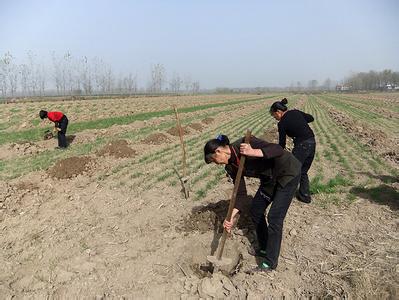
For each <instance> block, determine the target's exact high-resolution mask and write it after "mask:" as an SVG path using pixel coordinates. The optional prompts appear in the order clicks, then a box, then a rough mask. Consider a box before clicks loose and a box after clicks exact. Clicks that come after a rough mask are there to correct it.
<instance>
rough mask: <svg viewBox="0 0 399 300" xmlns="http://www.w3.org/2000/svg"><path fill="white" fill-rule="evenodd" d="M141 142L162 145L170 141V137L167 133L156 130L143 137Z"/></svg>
mask: <svg viewBox="0 0 399 300" xmlns="http://www.w3.org/2000/svg"><path fill="white" fill-rule="evenodd" d="M142 142H143V143H144V144H150V145H162V144H165V143H168V142H170V139H169V138H168V136H167V135H165V134H163V133H160V132H158V133H154V134H151V135H149V136H147V137H146V138H145V139H143V140H142Z"/></svg>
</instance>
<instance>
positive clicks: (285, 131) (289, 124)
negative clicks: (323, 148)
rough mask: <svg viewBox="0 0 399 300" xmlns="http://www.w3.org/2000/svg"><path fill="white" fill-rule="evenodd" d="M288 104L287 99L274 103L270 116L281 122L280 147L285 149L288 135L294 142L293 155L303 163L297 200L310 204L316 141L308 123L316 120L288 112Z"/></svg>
mask: <svg viewBox="0 0 399 300" xmlns="http://www.w3.org/2000/svg"><path fill="white" fill-rule="evenodd" d="M287 103H288V100H287V98H284V99H283V100H281V101H277V102H274V103H273V105H272V106H271V107H270V114H271V115H272V116H273V117H274V118H275V119H276V120H277V121H279V122H278V135H279V137H278V139H279V144H280V146H281V147H283V148H285V143H286V136H287V135H288V136H289V137H291V138H292V139H293V141H294V149H292V154H294V155H295V157H296V158H297V159H298V160H299V161H300V162H301V163H302V169H301V180H300V185H299V190H298V193H297V198H298V200H299V201H301V202H304V203H310V202H311V201H312V199H311V197H310V191H309V176H308V171H309V169H310V166H311V165H312V162H313V159H314V155H315V151H316V141H315V138H314V133H313V130H312V129H311V128H310V127H309V125H308V123H310V122H313V121H314V118H313V116H312V115H310V114H307V113H304V112H302V111H300V110H297V109H293V110H288V108H287Z"/></svg>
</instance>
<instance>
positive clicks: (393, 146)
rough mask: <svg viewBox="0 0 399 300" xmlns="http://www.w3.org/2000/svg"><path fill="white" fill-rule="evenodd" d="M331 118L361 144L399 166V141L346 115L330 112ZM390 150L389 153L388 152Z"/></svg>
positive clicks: (334, 111)
mask: <svg viewBox="0 0 399 300" xmlns="http://www.w3.org/2000/svg"><path fill="white" fill-rule="evenodd" d="M328 114H329V115H330V117H331V118H332V119H333V120H334V121H335V122H336V123H337V124H338V125H340V126H341V127H343V128H344V130H345V131H346V132H347V133H349V134H350V135H352V136H353V137H355V138H356V139H358V140H360V141H361V143H363V144H365V145H367V146H369V147H371V148H372V149H374V150H376V151H377V152H378V153H379V154H380V155H381V156H382V157H384V158H385V159H388V160H390V161H393V162H394V163H396V164H399V141H398V140H397V139H394V138H392V137H390V136H388V135H387V134H386V133H385V132H383V131H381V130H378V129H373V128H371V127H370V126H368V125H366V124H363V123H361V122H359V121H356V120H352V119H351V118H350V117H348V116H347V115H346V114H344V113H342V112H339V111H336V110H329V111H328ZM388 149H389V151H387V150H388Z"/></svg>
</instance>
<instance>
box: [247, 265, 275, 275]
mask: <svg viewBox="0 0 399 300" xmlns="http://www.w3.org/2000/svg"><path fill="white" fill-rule="evenodd" d="M272 270H273V269H272V267H270V266H269V265H268V264H267V263H265V262H263V263H260V264H259V265H258V266H257V267H256V268H253V269H250V270H248V271H246V272H245V273H247V274H250V275H253V274H255V273H263V272H270V271H272Z"/></svg>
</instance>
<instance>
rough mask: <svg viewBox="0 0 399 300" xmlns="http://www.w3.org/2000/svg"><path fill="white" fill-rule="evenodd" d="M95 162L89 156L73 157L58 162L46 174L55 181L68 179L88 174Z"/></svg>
mask: <svg viewBox="0 0 399 300" xmlns="http://www.w3.org/2000/svg"><path fill="white" fill-rule="evenodd" d="M94 162H95V160H94V159H93V158H91V157H89V156H73V157H68V158H65V159H62V160H60V161H58V162H57V163H56V164H55V165H54V166H53V167H51V168H50V169H49V170H48V171H47V173H48V174H49V175H50V176H51V177H55V178H57V179H68V178H72V177H75V176H77V175H80V174H83V173H86V172H88V171H89V170H90V169H91V168H92V167H93V164H94Z"/></svg>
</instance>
